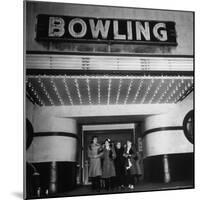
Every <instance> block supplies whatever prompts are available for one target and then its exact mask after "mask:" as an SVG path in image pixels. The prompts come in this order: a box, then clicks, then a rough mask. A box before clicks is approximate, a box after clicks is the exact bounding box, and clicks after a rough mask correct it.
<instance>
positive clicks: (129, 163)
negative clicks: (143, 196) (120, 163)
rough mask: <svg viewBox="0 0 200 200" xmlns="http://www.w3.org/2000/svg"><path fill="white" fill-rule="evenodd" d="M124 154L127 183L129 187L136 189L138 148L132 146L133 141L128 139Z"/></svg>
mask: <svg viewBox="0 0 200 200" xmlns="http://www.w3.org/2000/svg"><path fill="white" fill-rule="evenodd" d="M123 156H124V157H125V158H126V161H125V172H126V185H127V186H128V188H129V189H134V185H135V181H134V178H135V177H134V176H135V175H136V174H137V169H136V161H135V160H136V158H137V155H136V150H135V148H134V147H133V146H132V142H131V141H130V140H127V143H126V148H125V150H124V154H123Z"/></svg>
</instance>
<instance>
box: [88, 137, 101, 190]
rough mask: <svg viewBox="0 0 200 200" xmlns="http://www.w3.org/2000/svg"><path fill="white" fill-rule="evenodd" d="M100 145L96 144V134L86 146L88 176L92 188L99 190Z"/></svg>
mask: <svg viewBox="0 0 200 200" xmlns="http://www.w3.org/2000/svg"><path fill="white" fill-rule="evenodd" d="M102 150H103V149H102V147H101V145H100V144H98V139H97V136H94V137H93V138H92V142H91V144H90V145H89V147H88V157H89V158H90V164H89V178H90V179H91V181H92V189H94V190H98V191H99V190H100V177H101V176H102V169H101V156H102V155H103V152H102Z"/></svg>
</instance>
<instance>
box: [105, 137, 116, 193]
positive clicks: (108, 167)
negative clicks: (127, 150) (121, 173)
mask: <svg viewBox="0 0 200 200" xmlns="http://www.w3.org/2000/svg"><path fill="white" fill-rule="evenodd" d="M102 158H103V169H102V170H103V171H102V178H103V179H104V180H105V189H106V190H110V189H112V187H113V180H112V179H113V177H115V175H116V173H115V166H114V159H115V158H116V154H115V149H114V146H113V145H112V144H111V141H110V139H106V140H105V143H104V150H103V156H102Z"/></svg>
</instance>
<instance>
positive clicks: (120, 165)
mask: <svg viewBox="0 0 200 200" xmlns="http://www.w3.org/2000/svg"><path fill="white" fill-rule="evenodd" d="M115 152H116V158H115V171H116V179H115V180H116V185H117V186H118V187H119V188H121V189H123V188H124V181H125V180H124V177H125V157H124V156H123V153H124V148H123V147H122V145H121V142H117V143H116V147H115Z"/></svg>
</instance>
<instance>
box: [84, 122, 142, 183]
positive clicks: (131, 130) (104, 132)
mask: <svg viewBox="0 0 200 200" xmlns="http://www.w3.org/2000/svg"><path fill="white" fill-rule="evenodd" d="M136 130H137V133H136ZM139 131H140V130H139V126H138V125H136V124H134V123H132V124H131V123H123V124H100V125H84V126H83V131H82V136H83V153H82V156H83V157H82V169H83V172H82V183H83V184H84V185H88V184H90V181H89V177H88V171H89V164H90V163H89V158H88V147H89V145H90V144H91V141H92V138H93V137H94V136H97V137H98V143H99V144H100V145H103V143H104V141H105V140H106V139H108V138H109V139H110V140H111V142H112V144H113V145H114V146H115V145H116V143H117V142H120V143H121V145H122V148H124V146H125V145H126V142H127V140H130V141H133V145H134V147H135V148H136V150H137V151H140V153H142V143H141V132H139ZM115 148H116V147H115ZM140 165H142V161H141V162H140ZM141 168H142V166H141Z"/></svg>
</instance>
